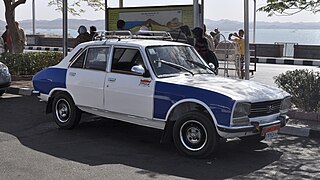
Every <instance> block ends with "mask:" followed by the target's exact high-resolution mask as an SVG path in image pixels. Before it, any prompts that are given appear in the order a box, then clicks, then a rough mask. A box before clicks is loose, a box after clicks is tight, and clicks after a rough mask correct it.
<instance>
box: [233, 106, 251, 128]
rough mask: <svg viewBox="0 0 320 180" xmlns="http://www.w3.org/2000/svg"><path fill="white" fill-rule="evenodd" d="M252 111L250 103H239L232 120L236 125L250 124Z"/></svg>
mask: <svg viewBox="0 0 320 180" xmlns="http://www.w3.org/2000/svg"><path fill="white" fill-rule="evenodd" d="M250 111H251V104H250V103H237V104H236V107H235V108H234V111H233V116H232V122H233V125H234V126H239V125H248V124H249V114H250Z"/></svg>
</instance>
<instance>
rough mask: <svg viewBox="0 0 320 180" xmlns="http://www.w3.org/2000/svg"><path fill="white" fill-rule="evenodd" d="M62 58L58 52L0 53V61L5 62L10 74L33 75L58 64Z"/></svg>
mask: <svg viewBox="0 0 320 180" xmlns="http://www.w3.org/2000/svg"><path fill="white" fill-rule="evenodd" d="M62 59H63V54H62V53H60V52H28V53H20V54H9V53H6V54H2V56H0V61H1V62H3V63H4V64H6V65H7V66H8V68H9V70H10V73H11V74H12V75H34V74H36V73H37V72H38V71H41V70H42V69H44V68H46V67H49V66H53V65H56V64H58V63H59V62H60V61H61V60H62Z"/></svg>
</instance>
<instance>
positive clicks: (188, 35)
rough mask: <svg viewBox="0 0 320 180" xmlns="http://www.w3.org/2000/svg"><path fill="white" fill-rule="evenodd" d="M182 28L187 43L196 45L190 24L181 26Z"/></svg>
mask: <svg viewBox="0 0 320 180" xmlns="http://www.w3.org/2000/svg"><path fill="white" fill-rule="evenodd" d="M180 30H181V32H182V33H183V34H185V35H186V38H187V39H186V40H187V43H188V44H190V45H191V46H194V39H193V37H192V34H191V30H190V28H189V26H188V25H184V26H181V27H180Z"/></svg>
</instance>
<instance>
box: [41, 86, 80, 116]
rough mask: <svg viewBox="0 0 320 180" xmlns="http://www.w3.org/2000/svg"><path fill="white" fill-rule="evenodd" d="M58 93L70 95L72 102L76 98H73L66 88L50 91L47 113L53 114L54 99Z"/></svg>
mask: <svg viewBox="0 0 320 180" xmlns="http://www.w3.org/2000/svg"><path fill="white" fill-rule="evenodd" d="M58 93H66V94H67V95H69V96H70V97H71V98H72V100H73V101H74V98H73V96H72V94H71V93H70V91H68V90H67V89H64V88H54V89H52V90H51V91H50V93H49V98H48V102H47V107H46V113H47V114H48V113H51V112H52V102H53V99H54V97H55V96H56V95H57V94H58Z"/></svg>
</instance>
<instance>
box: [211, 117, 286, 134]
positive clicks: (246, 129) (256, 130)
mask: <svg viewBox="0 0 320 180" xmlns="http://www.w3.org/2000/svg"><path fill="white" fill-rule="evenodd" d="M288 120H289V117H288V116H287V115H280V116H278V117H277V120H275V121H273V122H269V123H265V124H259V123H258V122H252V123H251V125H250V126H243V127H222V126H217V128H218V132H219V134H220V136H222V137H224V138H234V137H243V136H250V135H254V134H260V133H261V131H262V129H263V128H264V127H269V126H275V125H279V126H280V127H283V126H285V125H286V124H287V122H288Z"/></svg>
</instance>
